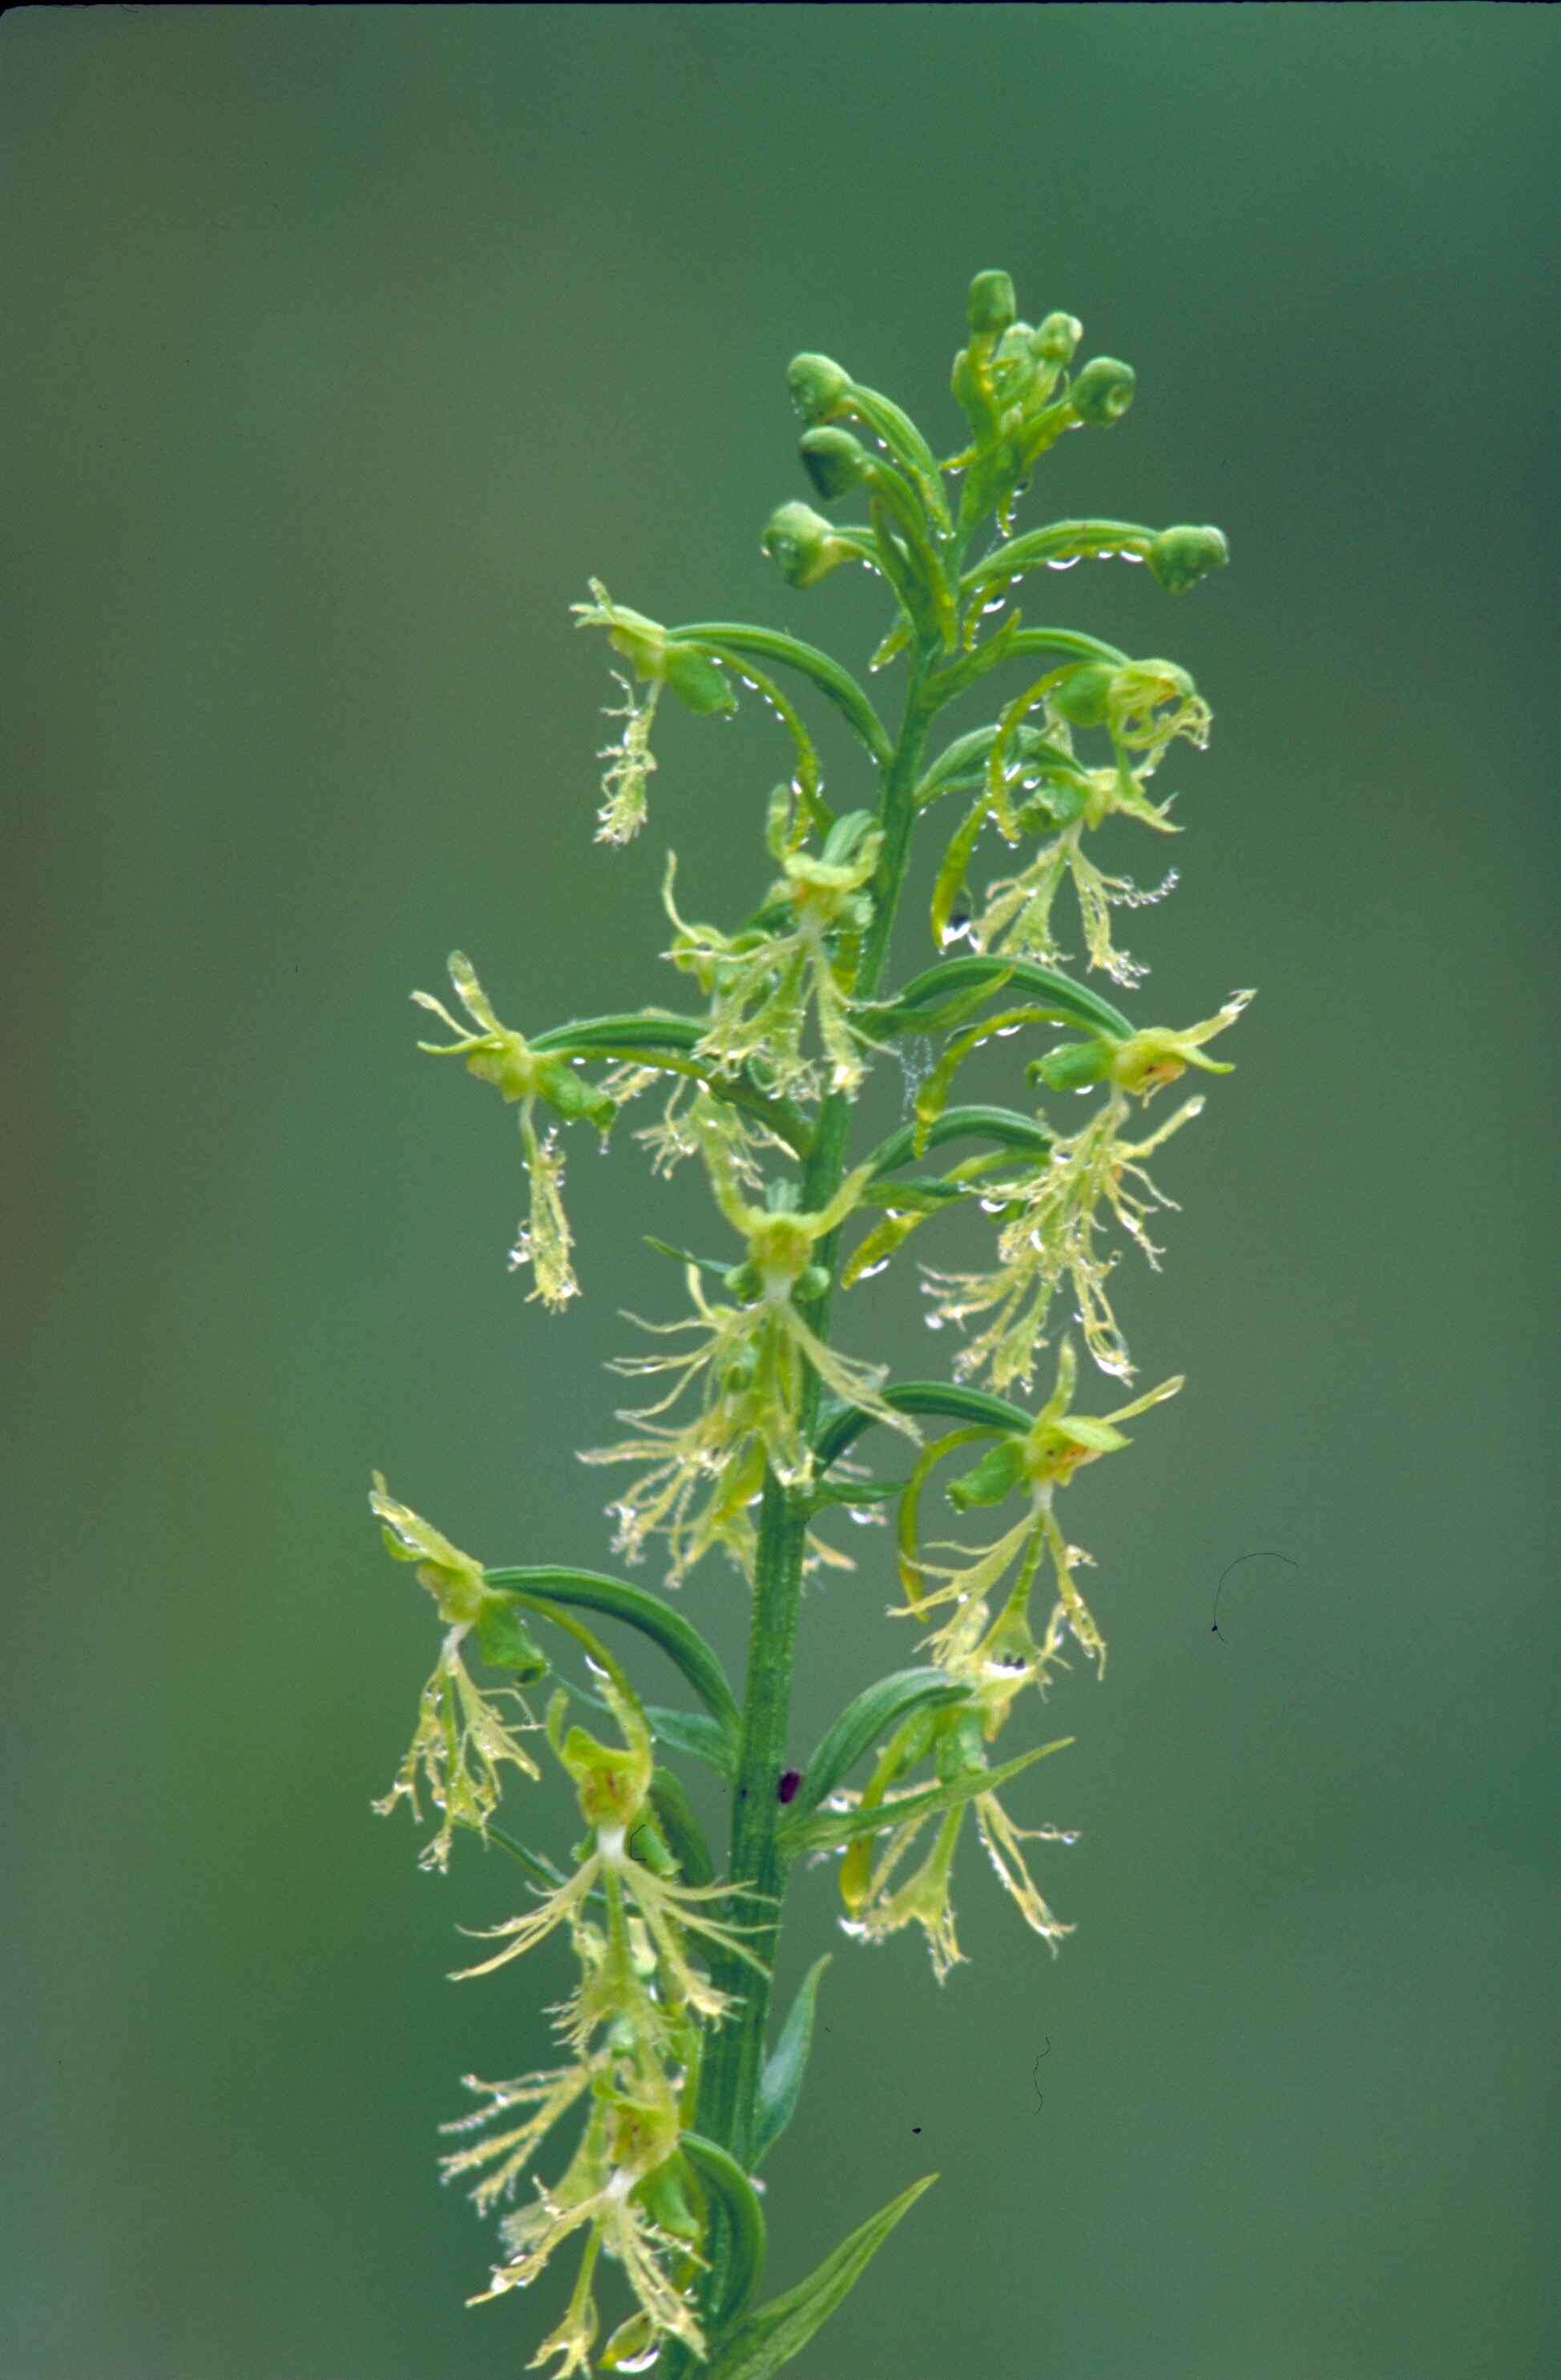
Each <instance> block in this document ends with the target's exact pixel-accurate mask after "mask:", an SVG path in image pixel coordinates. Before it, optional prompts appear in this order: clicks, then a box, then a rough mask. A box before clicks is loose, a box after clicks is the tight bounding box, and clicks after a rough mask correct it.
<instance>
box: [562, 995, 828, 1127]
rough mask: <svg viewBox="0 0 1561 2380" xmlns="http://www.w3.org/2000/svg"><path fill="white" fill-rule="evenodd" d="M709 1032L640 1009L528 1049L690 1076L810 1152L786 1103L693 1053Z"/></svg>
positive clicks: (584, 1022) (578, 1025) (694, 1021)
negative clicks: (617, 1060)
mask: <svg viewBox="0 0 1561 2380" xmlns="http://www.w3.org/2000/svg"><path fill="white" fill-rule="evenodd" d="M706 1030H707V1027H706V1026H705V1024H704V1023H702V1022H701V1020H700V1019H699V1018H698V1017H696V1016H679V1015H676V1014H673V1012H672V1010H670V1009H668V1010H665V1011H663V1010H659V1009H639V1010H637V1011H635V1013H634V1014H629V1015H623V1016H587V1017H577V1018H576V1019H575V1021H574V1022H573V1023H572V1024H569V1025H554V1026H551V1027H550V1028H549V1030H548V1031H547V1032H546V1033H538V1034H536V1035H535V1036H534V1037H533V1038H531V1040H530V1042H529V1044H528V1047H529V1048H531V1049H532V1050H542V1051H543V1052H545V1053H547V1054H550V1055H553V1056H561V1055H562V1056H567V1057H572V1058H620V1059H623V1060H625V1061H627V1062H631V1063H633V1062H635V1061H636V1060H637V1061H638V1062H641V1063H642V1064H644V1065H647V1066H654V1065H660V1066H661V1067H662V1068H663V1069H664V1071H665V1072H666V1073H668V1074H672V1075H692V1076H693V1077H694V1079H695V1080H696V1082H701V1083H703V1084H704V1085H705V1087H706V1088H707V1089H708V1090H709V1091H711V1092H713V1093H714V1095H715V1096H716V1098H717V1099H727V1100H729V1101H730V1102H731V1104H732V1106H733V1107H739V1108H745V1109H747V1110H748V1111H749V1112H750V1113H751V1114H753V1115H756V1116H757V1117H758V1118H759V1120H760V1122H761V1123H765V1124H768V1127H769V1130H770V1131H771V1132H773V1133H776V1134H778V1135H779V1136H780V1139H782V1140H783V1141H784V1142H785V1143H786V1145H787V1147H789V1148H792V1149H794V1150H795V1152H796V1154H797V1155H798V1156H799V1157H806V1155H807V1154H808V1152H809V1150H810V1149H811V1148H812V1147H813V1127H812V1125H811V1124H810V1123H808V1121H807V1118H806V1117H805V1115H804V1114H803V1113H802V1111H800V1109H798V1108H796V1107H793V1104H792V1102H791V1100H790V1099H771V1098H769V1097H768V1094H767V1093H765V1092H764V1091H761V1090H760V1089H759V1087H758V1085H757V1084H756V1083H755V1082H754V1081H753V1080H752V1078H751V1077H750V1076H749V1075H736V1076H732V1077H730V1078H729V1077H727V1076H725V1075H714V1074H712V1073H711V1072H710V1070H709V1068H708V1066H707V1065H706V1064H704V1063H702V1062H700V1061H699V1060H698V1059H697V1058H696V1056H695V1055H694V1051H695V1050H696V1047H697V1045H698V1043H699V1042H700V1041H702V1040H703V1038H704V1037H705V1033H706Z"/></svg>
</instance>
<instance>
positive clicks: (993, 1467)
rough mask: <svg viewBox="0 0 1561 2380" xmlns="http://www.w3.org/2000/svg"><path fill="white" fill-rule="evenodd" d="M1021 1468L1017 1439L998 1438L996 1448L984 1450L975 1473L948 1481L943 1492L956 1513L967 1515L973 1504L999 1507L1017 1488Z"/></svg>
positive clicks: (1020, 1454) (1021, 1459)
mask: <svg viewBox="0 0 1561 2380" xmlns="http://www.w3.org/2000/svg"><path fill="white" fill-rule="evenodd" d="M1023 1467H1024V1465H1023V1453H1022V1450H1021V1445H1020V1441H1019V1439H1017V1438H1000V1439H998V1443H997V1444H996V1446H990V1447H988V1448H987V1450H986V1453H985V1454H984V1455H983V1456H982V1458H981V1460H980V1462H979V1463H977V1464H976V1465H975V1468H974V1471H967V1472H966V1473H965V1474H964V1475H963V1476H962V1478H959V1479H951V1480H950V1482H949V1486H948V1488H947V1490H946V1491H945V1492H946V1493H947V1495H948V1498H949V1501H950V1504H952V1506H953V1507H954V1510H955V1512H969V1511H970V1509H971V1507H972V1506H973V1505H975V1504H1000V1503H1001V1502H1002V1500H1003V1498H1004V1497H1005V1496H1006V1495H1008V1494H1009V1492H1010V1489H1011V1488H1016V1487H1017V1486H1018V1485H1019V1480H1020V1475H1021V1473H1022V1472H1023Z"/></svg>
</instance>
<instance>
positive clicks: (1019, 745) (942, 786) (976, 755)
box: [916, 725, 1081, 810]
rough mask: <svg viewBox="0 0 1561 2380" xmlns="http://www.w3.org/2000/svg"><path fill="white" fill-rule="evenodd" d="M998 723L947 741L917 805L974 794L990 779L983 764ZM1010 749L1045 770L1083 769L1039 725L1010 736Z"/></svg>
mask: <svg viewBox="0 0 1561 2380" xmlns="http://www.w3.org/2000/svg"><path fill="white" fill-rule="evenodd" d="M997 732H998V730H997V728H996V726H995V725H988V726H986V727H975V728H973V729H972V730H971V732H970V734H969V735H957V736H956V737H955V739H954V741H953V742H952V743H951V744H949V745H946V746H945V747H944V748H943V750H942V751H941V752H940V753H939V754H938V758H937V759H936V760H935V761H934V762H933V764H932V766H931V768H930V769H929V770H928V771H927V772H926V776H925V777H924V778H923V779H922V781H921V783H920V784H919V785H918V786H917V787H916V807H917V809H918V810H920V809H925V808H926V806H927V804H928V803H929V802H935V801H937V800H938V798H939V796H940V795H944V794H954V793H961V794H974V793H975V792H976V791H977V790H978V788H979V787H980V786H981V785H983V784H984V783H986V769H985V768H984V766H983V763H984V762H985V760H986V755H987V754H988V752H990V750H991V748H992V738H993V737H994V735H996V734H997ZM1009 749H1010V752H1011V753H1012V754H1013V755H1014V757H1015V758H1016V759H1020V760H1025V761H1031V762H1034V763H1035V765H1036V766H1037V767H1039V768H1041V769H1042V770H1045V771H1051V770H1053V769H1055V770H1057V771H1059V772H1060V773H1061V774H1063V775H1065V776H1070V777H1071V776H1077V775H1079V774H1080V773H1081V771H1080V767H1079V763H1078V761H1077V760H1075V759H1073V757H1072V755H1071V753H1068V752H1065V751H1064V750H1063V748H1062V747H1061V745H1060V744H1053V743H1050V742H1048V740H1047V737H1046V736H1045V735H1042V733H1041V731H1040V729H1039V728H1038V727H1019V728H1016V729H1015V731H1014V733H1013V735H1011V736H1010V739H1009Z"/></svg>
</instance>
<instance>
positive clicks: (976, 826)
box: [931, 785, 991, 950]
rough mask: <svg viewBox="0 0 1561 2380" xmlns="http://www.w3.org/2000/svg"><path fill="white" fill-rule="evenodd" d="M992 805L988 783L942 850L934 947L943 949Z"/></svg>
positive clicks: (935, 900) (934, 895) (935, 892)
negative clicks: (972, 854)
mask: <svg viewBox="0 0 1561 2380" xmlns="http://www.w3.org/2000/svg"><path fill="white" fill-rule="evenodd" d="M990 808H991V800H990V797H989V795H988V794H987V791H986V786H985V785H983V786H982V788H981V791H980V792H979V793H978V794H977V795H976V797H975V799H974V802H973V803H972V804H971V806H970V807H969V809H968V810H967V811H966V812H965V814H964V816H963V818H962V820H960V823H959V825H958V826H957V827H956V828H955V829H954V832H953V833H952V834H951V835H950V838H949V847H948V849H947V851H945V853H944V854H943V858H942V862H941V864H940V865H939V868H938V880H937V881H936V883H935V884H934V885H933V888H932V910H931V919H932V940H933V946H934V948H935V949H938V950H941V949H942V947H943V941H944V936H945V935H946V933H947V931H948V927H949V920H950V917H952V916H953V914H954V904H955V902H956V901H957V900H958V899H959V897H960V888H961V886H962V884H963V882H964V880H965V877H966V875H967V873H968V872H969V868H970V856H971V853H972V852H973V851H974V849H975V846H976V844H977V843H978V841H979V840H980V836H981V830H982V828H983V827H984V826H985V825H986V817H987V813H988V811H989V810H990Z"/></svg>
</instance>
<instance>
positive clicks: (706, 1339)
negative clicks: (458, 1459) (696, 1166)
mask: <svg viewBox="0 0 1561 2380" xmlns="http://www.w3.org/2000/svg"><path fill="white" fill-rule="evenodd" d="M696 1128H699V1127H697V1125H696ZM699 1129H700V1140H699V1146H700V1149H701V1154H702V1155H703V1157H704V1159H705V1161H706V1165H707V1168H708V1172H709V1176H710V1182H711V1186H712V1188H713V1189H714V1191H715V1195H716V1201H717V1204H718V1205H719V1206H720V1209H721V1212H722V1214H723V1215H724V1216H725V1217H726V1220H728V1222H729V1223H731V1225H732V1228H733V1230H734V1231H736V1232H738V1233H740V1234H741V1235H742V1237H743V1240H744V1244H745V1246H746V1251H747V1254H746V1259H745V1262H744V1264H742V1265H740V1266H738V1267H735V1268H733V1271H732V1274H731V1275H729V1276H728V1279H729V1281H732V1282H735V1283H736V1284H737V1285H738V1286H737V1288H736V1289H734V1292H733V1293H734V1294H739V1293H740V1294H741V1295H742V1296H743V1297H744V1301H745V1302H744V1303H743V1304H742V1305H727V1304H722V1303H718V1302H716V1301H713V1300H712V1299H711V1298H709V1297H708V1295H707V1293H706V1291H705V1287H704V1284H703V1282H702V1281H701V1280H700V1278H699V1273H698V1270H697V1269H696V1267H695V1266H693V1265H690V1266H689V1267H688V1268H687V1269H686V1272H685V1276H684V1277H685V1280H686V1281H687V1285H688V1293H689V1297H690V1299H691V1301H692V1303H693V1305H694V1306H695V1308H696V1314H695V1317H694V1318H691V1319H689V1320H687V1321H684V1322H670V1323H653V1322H640V1325H639V1327H640V1328H641V1329H642V1330H650V1331H653V1332H655V1333H657V1334H658V1335H665V1336H669V1337H671V1336H675V1335H676V1334H678V1333H680V1332H684V1331H691V1332H694V1333H695V1334H696V1343H695V1344H694V1345H693V1346H692V1347H691V1348H690V1349H689V1350H688V1352H687V1353H685V1354H674V1353H670V1352H669V1353H667V1354H653V1355H652V1354H647V1355H622V1356H618V1357H616V1358H615V1359H614V1360H613V1362H612V1365H611V1369H612V1370H614V1371H616V1372H618V1373H621V1374H623V1376H624V1377H626V1378H653V1377H655V1376H656V1375H659V1374H666V1375H672V1378H673V1385H672V1388H671V1390H669V1391H668V1393H667V1394H666V1396H664V1397H663V1398H661V1400H660V1401H659V1403H656V1404H652V1405H644V1406H639V1407H629V1408H625V1409H624V1410H623V1411H622V1412H621V1413H620V1414H619V1416H618V1418H619V1419H620V1420H621V1421H624V1422H628V1423H632V1424H634V1425H635V1434H634V1436H633V1437H631V1438H629V1439H623V1440H622V1441H620V1442H619V1443H618V1444H616V1445H613V1446H605V1447H593V1448H591V1449H589V1450H587V1451H586V1452H585V1453H583V1454H582V1456H581V1460H582V1461H583V1462H586V1463H643V1464H644V1465H645V1466H646V1467H645V1469H644V1470H643V1471H642V1472H641V1474H640V1476H639V1477H638V1478H637V1479H635V1481H634V1482H633V1484H632V1485H631V1487H630V1488H628V1490H627V1491H626V1492H625V1494H624V1495H623V1496H622V1497H621V1498H619V1499H618V1500H616V1502H615V1503H614V1504H613V1505H611V1506H610V1508H609V1509H610V1511H611V1512H612V1513H613V1515H614V1517H615V1519H616V1520H617V1523H618V1536H617V1538H616V1540H615V1550H616V1551H618V1552H620V1553H622V1554H623V1556H624V1557H625V1559H626V1560H630V1561H635V1560H639V1558H640V1557H641V1555H642V1554H643V1553H644V1550H645V1546H646V1542H647V1538H649V1537H650V1536H653V1535H660V1536H665V1537H666V1539H667V1541H668V1544H669V1546H670V1548H671V1550H672V1567H671V1570H670V1571H669V1573H668V1584H669V1585H681V1584H682V1582H683V1580H684V1576H685V1575H686V1573H687V1572H688V1571H689V1570H690V1569H691V1568H692V1566H693V1565H694V1563H695V1562H696V1561H697V1560H699V1559H700V1557H701V1556H702V1555H703V1554H705V1553H707V1552H708V1550H709V1549H710V1548H711V1547H712V1546H717V1545H720V1546H721V1547H723V1548H725V1549H726V1551H727V1552H728V1553H729V1554H730V1555H731V1556H732V1559H733V1560H735V1561H736V1562H737V1563H738V1565H739V1567H740V1568H742V1569H744V1570H747V1569H748V1568H749V1567H750V1563H751V1554H752V1548H753V1524H752V1522H751V1520H750V1519H749V1508H750V1507H751V1506H752V1505H753V1503H754V1502H755V1501H756V1499H757V1498H758V1496H759V1495H760V1493H761V1492H762V1489H763V1487H764V1475H765V1466H766V1464H767V1463H768V1466H769V1468H770V1469H771V1470H772V1471H773V1472H774V1474H775V1476H776V1477H777V1479H779V1480H780V1481H781V1483H782V1484H783V1485H785V1486H787V1487H800V1486H803V1485H805V1483H806V1482H807V1481H808V1480H809V1479H811V1477H812V1475H813V1457H812V1454H811V1451H810V1450H809V1448H808V1445H807V1442H806V1439H805V1434H804V1431H803V1427H802V1415H803V1390H804V1378H805V1370H808V1369H811V1370H812V1371H813V1372H815V1373H816V1374H817V1377H818V1378H819V1379H821V1380H822V1381H823V1383H824V1385H825V1386H826V1387H827V1388H828V1389H829V1390H830V1391H831V1392H832V1393H833V1394H834V1395H835V1396H837V1397H839V1398H841V1400H842V1401H843V1402H844V1403H847V1404H853V1405H856V1406H859V1407H860V1408H861V1409H862V1410H864V1411H865V1412H867V1413H870V1414H872V1415H873V1416H874V1418H875V1420H878V1421H882V1422H885V1423H887V1424H888V1425H889V1427H890V1428H892V1429H896V1430H899V1431H900V1432H901V1433H902V1435H903V1436H905V1437H908V1438H911V1439H919V1438H920V1431H919V1430H918V1428H917V1427H916V1425H915V1424H914V1422H913V1421H910V1420H908V1419H907V1417H906V1416H905V1415H903V1414H902V1413H898V1412H896V1411H895V1409H894V1407H893V1406H892V1405H889V1404H888V1403H885V1401H884V1399H883V1398H882V1397H881V1395H880V1394H879V1393H878V1391H879V1389H880V1386H881V1383H882V1381H883V1378H884V1376H885V1371H884V1366H881V1365H868V1364H864V1363H860V1362H858V1361H857V1360H856V1359H855V1358H853V1357H852V1356H849V1355H844V1354H841V1352H840V1350H839V1349H838V1348H834V1347H830V1346H829V1345H827V1344H826V1342H824V1341H823V1340H821V1339H820V1338H819V1337H818V1336H817V1332H815V1331H814V1330H811V1329H810V1328H809V1326H808V1325H807V1323H806V1322H805V1320H804V1319H803V1317H802V1315H801V1313H800V1312H799V1310H798V1307H797V1305H796V1303H795V1295H796V1293H798V1292H799V1291H805V1290H806V1288H807V1280H808V1275H809V1273H810V1270H811V1269H813V1253H814V1249H815V1247H816V1245H817V1243H818V1242H819V1241H820V1240H822V1239H825V1238H827V1237H828V1235H829V1233H831V1232H832V1231H834V1230H835V1229H836V1227H837V1226H838V1225H839V1224H840V1223H841V1222H842V1221H843V1220H844V1219H845V1217H846V1216H847V1215H848V1214H849V1213H851V1211H852V1210H853V1208H854V1206H855V1205H856V1202H857V1200H858V1198H859V1197H860V1196H861V1193H862V1190H863V1188H864V1187H865V1183H866V1180H867V1176H868V1172H869V1169H868V1168H867V1167H865V1166H862V1167H858V1168H857V1170H856V1172H854V1173H852V1174H849V1175H848V1176H847V1178H846V1179H845V1181H844V1182H842V1183H841V1186H840V1189H839V1190H838V1191H837V1192H836V1194H835V1196H834V1197H833V1198H831V1199H830V1200H829V1203H828V1205H827V1206H825V1207H823V1208H820V1209H818V1210H817V1212H814V1213H804V1212H801V1211H799V1210H798V1209H797V1208H793V1207H789V1206H785V1205H779V1204H778V1205H776V1206H774V1207H768V1208H765V1207H756V1206H753V1205H751V1204H750V1203H749V1202H748V1201H747V1200H746V1199H745V1198H744V1196H743V1184H742V1183H741V1181H740V1180H739V1175H738V1164H737V1159H736V1156H735V1155H734V1153H733V1151H732V1148H731V1147H730V1146H729V1145H728V1142H727V1140H726V1138H725V1136H724V1135H722V1134H721V1133H720V1132H711V1131H707V1130H703V1129H702V1128H699ZM781 1186H785V1185H781ZM630 1319H631V1320H635V1321H637V1320H638V1319H639V1318H638V1317H637V1316H631V1317H630ZM696 1385H697V1387H698V1389H699V1391H700V1404H699V1409H698V1411H697V1413H696V1414H695V1415H693V1417H692V1418H690V1419H688V1420H686V1421H684V1422H681V1423H672V1422H663V1421H661V1420H660V1419H659V1416H660V1415H662V1414H664V1413H666V1412H667V1411H668V1410H669V1409H670V1408H671V1407H672V1405H673V1404H675V1403H676V1402H677V1401H678V1399H679V1398H680V1397H682V1396H683V1395H684V1393H685V1391H686V1390H690V1389H692V1388H694V1387H696ZM810 1551H811V1553H812V1555H813V1556H814V1558H815V1559H817V1560H831V1559H833V1560H835V1562H836V1563H837V1564H839V1563H840V1562H841V1560H842V1559H843V1558H842V1557H840V1556H838V1555H835V1556H831V1553H830V1550H829V1548H826V1547H824V1546H823V1545H821V1544H820V1543H819V1542H818V1541H817V1539H813V1540H810Z"/></svg>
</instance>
